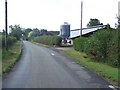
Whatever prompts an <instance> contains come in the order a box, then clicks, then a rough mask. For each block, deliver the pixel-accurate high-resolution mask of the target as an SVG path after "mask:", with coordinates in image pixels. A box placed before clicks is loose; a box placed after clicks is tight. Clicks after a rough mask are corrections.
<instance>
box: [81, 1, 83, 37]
mask: <svg viewBox="0 0 120 90" xmlns="http://www.w3.org/2000/svg"><path fill="white" fill-rule="evenodd" d="M82 15H83V1H81V25H80V26H81V30H80V36H82V18H83V17H82Z"/></svg>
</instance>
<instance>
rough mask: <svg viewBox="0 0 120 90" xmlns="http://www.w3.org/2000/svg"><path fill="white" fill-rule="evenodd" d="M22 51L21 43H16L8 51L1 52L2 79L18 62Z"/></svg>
mask: <svg viewBox="0 0 120 90" xmlns="http://www.w3.org/2000/svg"><path fill="white" fill-rule="evenodd" d="M21 50H22V42H21V41H18V42H16V43H15V44H14V45H12V46H11V47H10V48H9V50H8V51H6V50H4V49H3V51H2V76H3V77H4V76H5V75H6V74H7V73H8V72H9V71H10V70H11V69H12V67H13V66H14V65H15V63H16V62H17V60H19V58H20V55H21Z"/></svg>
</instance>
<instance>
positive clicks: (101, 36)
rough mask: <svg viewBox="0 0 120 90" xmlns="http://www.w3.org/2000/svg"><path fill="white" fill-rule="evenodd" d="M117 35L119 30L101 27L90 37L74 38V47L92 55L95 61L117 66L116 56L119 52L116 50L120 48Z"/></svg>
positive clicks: (119, 32)
mask: <svg viewBox="0 0 120 90" xmlns="http://www.w3.org/2000/svg"><path fill="white" fill-rule="evenodd" d="M119 35H120V31H119V30H114V29H101V30H99V31H97V32H95V33H94V34H93V35H92V36H90V37H87V38H86V37H81V38H76V39H74V49H75V50H77V51H80V52H85V53H87V54H88V55H89V56H92V57H93V58H94V60H95V61H101V62H105V63H109V64H110V65H114V66H118V65H119V62H118V59H119V58H118V56H119V55H120V52H118V49H119V48H120V47H119V46H118V45H120V39H118V36H119Z"/></svg>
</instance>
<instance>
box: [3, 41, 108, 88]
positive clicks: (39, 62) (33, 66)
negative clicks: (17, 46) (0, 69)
mask: <svg viewBox="0 0 120 90" xmlns="http://www.w3.org/2000/svg"><path fill="white" fill-rule="evenodd" d="M23 43H24V46H23V54H22V56H21V59H20V60H19V62H17V64H16V65H15V67H14V68H13V70H12V71H11V72H10V73H9V75H7V77H6V78H5V79H4V80H3V88H106V90H109V89H108V88H109V87H108V86H109V83H108V82H106V81H105V80H103V79H102V78H101V77H99V76H97V75H96V74H95V73H93V72H91V71H89V70H87V69H86V68H84V67H82V66H80V65H78V64H77V63H75V62H74V61H72V60H70V59H69V58H68V57H66V56H64V55H62V54H60V53H59V52H57V51H56V50H52V49H50V48H47V47H43V46H37V45H35V44H32V43H30V42H28V41H23ZM96 68H97V67H96Z"/></svg>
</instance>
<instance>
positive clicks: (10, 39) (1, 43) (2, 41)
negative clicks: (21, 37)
mask: <svg viewBox="0 0 120 90" xmlns="http://www.w3.org/2000/svg"><path fill="white" fill-rule="evenodd" d="M16 41H17V40H16V38H15V37H13V36H8V38H7V46H8V47H10V46H11V45H13V44H14V43H15V42H16ZM0 47H2V48H4V47H5V36H4V35H0Z"/></svg>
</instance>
